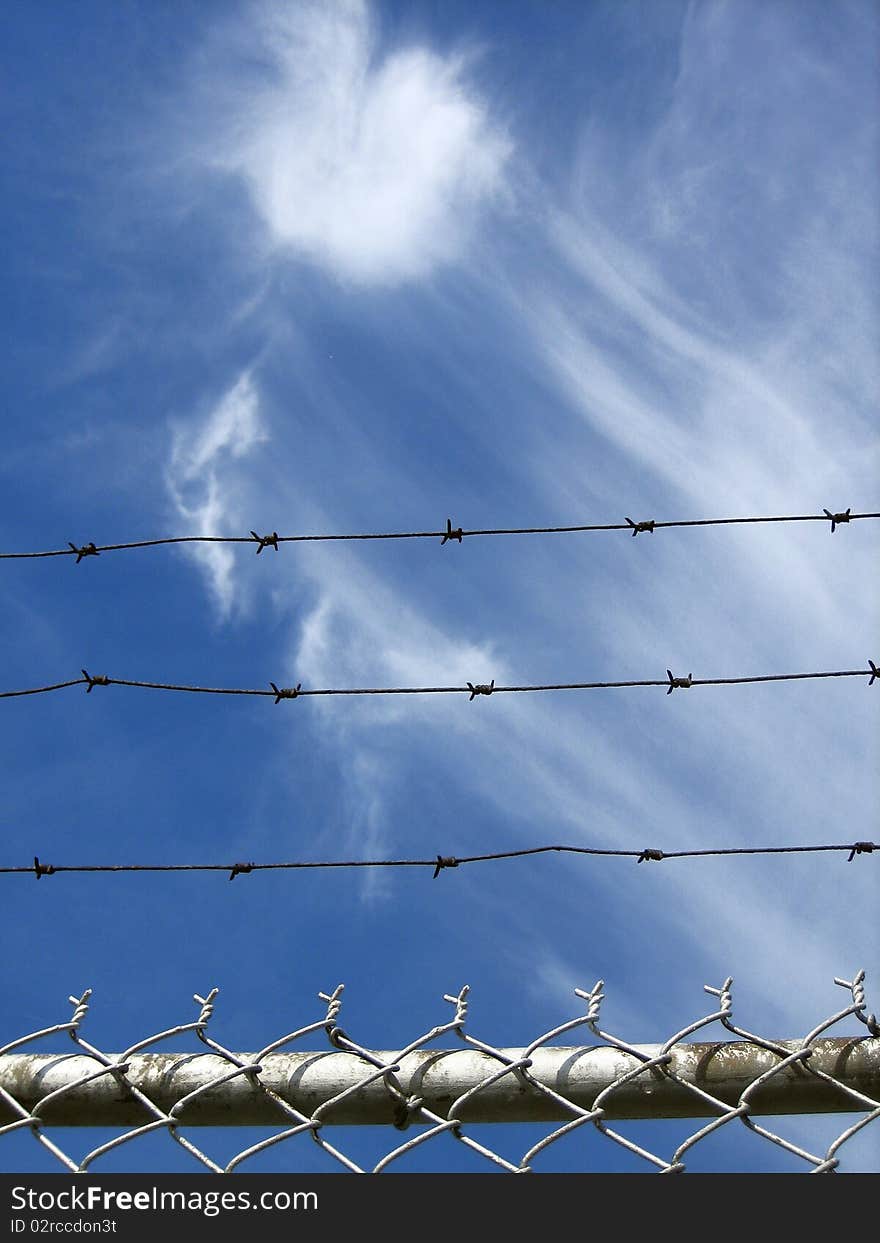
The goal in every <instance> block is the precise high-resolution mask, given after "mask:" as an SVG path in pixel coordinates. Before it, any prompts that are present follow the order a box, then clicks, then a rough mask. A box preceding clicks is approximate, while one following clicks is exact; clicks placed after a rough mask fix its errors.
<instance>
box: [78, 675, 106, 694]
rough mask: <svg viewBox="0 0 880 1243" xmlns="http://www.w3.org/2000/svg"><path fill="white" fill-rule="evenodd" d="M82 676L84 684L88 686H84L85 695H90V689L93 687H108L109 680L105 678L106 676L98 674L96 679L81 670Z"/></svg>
mask: <svg viewBox="0 0 880 1243" xmlns="http://www.w3.org/2000/svg"><path fill="white" fill-rule="evenodd" d="M82 675H83V677H84V678H85V680H86V682H87V683H88V685H87V686H86V694H87V695H90V694H91V693H92V687H94V686H109V685H110V679H109V678H108V677H107V676H106V674H103V673H99V674H98V676H97V677H94V678H93V677H92V676H91V674H89V673H86V671H85V669H83V671H82Z"/></svg>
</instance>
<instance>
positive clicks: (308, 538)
mask: <svg viewBox="0 0 880 1243" xmlns="http://www.w3.org/2000/svg"><path fill="white" fill-rule="evenodd" d="M862 518H880V513H863V514H854V513H852V511H851V509H846V510H843V511H838V512H836V513H833V512H832V511H831V510H830V509H823V511H822V513H821V514H781V515H774V516H769V517H747V518H687V519H676V520H673V521H667V522H663V521H659V520H655V519H653V518H649V519H646V520H643V521H640V522H635V521H633V519H632V518H626V519H625V521H624V522H600V523H585V524H580V525H576V526H555V527H479V528H474V529H473V530H465V529H464V528H463V527H454V526H453V525H452V519H451V518H447V519H446V529H445V531H371V532H358V533H355V534H348V535H279V534H278V532H277V531H272V532H270V533H269V534H267V535H259V534H258V533H257V532H256V531H251V532H250V534H249V535H171V536H165V537H162V538H160V539H145V540H131V541H128V542H125V543H118V544H96V543H95V542H94V541H91V542H89V543H86V544H75V543H73V542H72V541H68V546H67V548H51V549H46V550H44V551H39V552H0V560H16V559H18V560H23V559H34V558H39V557H75V558H76V564H77V565H79V563H80V562H81V561H82V560H84V559H85V558H86V557H97V556H99V555H100V554H101V553H102V552H121V551H127V550H129V549H134V548H157V547H159V546H161V545H167V544H250V545H256V552H257V555H259V554H260V553H261V552H262V551H263V549H264V548H272V549H274V551H275V552H277V551H278V546H279V544H303V543H329V542H333V541H336V542H339V541H343V540H348V541H351V540H401V539H439V540H440V543H441V544H447V543H450V542H457V543H459V544H460V543H461V542H462V540H464V539H470V538H472V537H473V536H478V535H570V534H574V533H582V532H587V531H626V532H628V533H629V534H631V535H633V536H636V535H641V534H643V533H647V534H653V533H654V531H659V530H661V529H663V528H669V527H720V526H743V525H747V524H755V523H770V522H830V523H831V531H832V532H834V531H836V530H837V528H838V526H841V525H843V524H845V523H849V522H856V521H858V520H859V519H862Z"/></svg>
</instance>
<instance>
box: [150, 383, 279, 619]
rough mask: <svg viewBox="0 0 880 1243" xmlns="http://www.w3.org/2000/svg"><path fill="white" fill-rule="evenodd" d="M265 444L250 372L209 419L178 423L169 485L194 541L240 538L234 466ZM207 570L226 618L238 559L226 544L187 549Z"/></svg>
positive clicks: (232, 600) (168, 472) (232, 599)
mask: <svg viewBox="0 0 880 1243" xmlns="http://www.w3.org/2000/svg"><path fill="white" fill-rule="evenodd" d="M265 439H266V433H265V431H264V429H263V426H262V422H261V419H260V413H259V394H258V392H257V388H256V385H255V383H254V380H253V378H252V376H251V374H250V372H248V371H245V372H243V373H242V374H241V375H240V376H239V378H238V379H237V380H236V382H235V383H234V384H233V385H232V387H231V388H230V389H229V390H228V391H227V392H226V393H225V394H224V395H223V397H222V398H221V399H220V401H219V402H218V403H217V404H216V405H215V406H214V408H213V409H212V410H211V411H210V413H209V414H208V415H207V417H205V418H203V419H202V420H200V421H199V422H197V423H178V424H177V425H175V426H174V427H173V429H172V447H171V455H170V460H169V463H168V466H167V469H166V476H165V477H166V483H167V486H168V490H169V494H170V496H171V499H172V502H173V504H174V506H175V509H176V511H177V513H178V515H179V516H180V517H181V518H184V519H186V521H187V522H188V523H190V524H192V530H191V532H189V533H191V534H193V535H225V534H231V533H233V531H234V532H235V533H236V534H239V533H240V528H241V521H242V508H241V503H240V501H241V480H240V478H239V477H238V476H237V473H236V470H235V466H236V463H238V462H240V461H241V459H243V458H245V457H246V456H247V455H248V454H249V453H251V451H252V450H253V449H254V448H255V446H256V445H258V444H259V443H261V442H262V441H264V440H265ZM188 555H190V556H191V557H193V558H194V559H195V560H196V561H197V562H198V563H199V564H200V565H201V566H202V568H203V569H204V570H205V573H206V577H207V580H208V585H209V588H210V591H211V593H212V595H213V597H214V601H215V603H216V605H217V608H218V610H219V613H220V616H221V618H225V617H227V616H228V615H229V613H230V612H231V610H232V608H233V605H234V603H235V581H234V574H233V571H234V566H235V558H234V555H233V553H232V551H231V550H230V548H229V547H228V546H227V545H225V544H195V545H193V546H192V547H191V548H189V549H188Z"/></svg>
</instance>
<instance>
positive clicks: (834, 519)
mask: <svg viewBox="0 0 880 1243" xmlns="http://www.w3.org/2000/svg"><path fill="white" fill-rule="evenodd" d="M822 512H823V513H824V515H825V517H826V518H830V519H831V534H832V535H833V534H834V532H835V531H836V529H837V528H838V527H839V526H840V524H841V523H843V522H849V520H850V518H851V517H852V514H851V513H850V511H849V510H848V509H845V510H844V511H843V513H842V514H832V512H831V510H830V509H823V511H822Z"/></svg>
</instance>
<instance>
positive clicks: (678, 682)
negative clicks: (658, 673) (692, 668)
mask: <svg viewBox="0 0 880 1243" xmlns="http://www.w3.org/2000/svg"><path fill="white" fill-rule="evenodd" d="M666 676H667V677H668V678H669V689H668V690H667V692H666V694H667V695H671V694H672V692H673V691H675V690H687V689H688V688H689V687H691V686H693V684H694V680H693V678H692V676H691V675H690V674H688V675H687V677H686V678H675V677H673V676H672V670H671V669H667V670H666Z"/></svg>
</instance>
